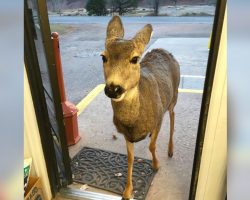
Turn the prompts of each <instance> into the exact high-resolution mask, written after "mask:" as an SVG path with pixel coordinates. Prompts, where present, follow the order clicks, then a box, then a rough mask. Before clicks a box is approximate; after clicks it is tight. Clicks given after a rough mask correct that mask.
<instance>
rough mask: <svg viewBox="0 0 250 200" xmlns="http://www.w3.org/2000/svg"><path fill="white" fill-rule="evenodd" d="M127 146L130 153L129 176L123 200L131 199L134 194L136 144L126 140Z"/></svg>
mask: <svg viewBox="0 0 250 200" xmlns="http://www.w3.org/2000/svg"><path fill="white" fill-rule="evenodd" d="M126 145H127V153H128V174H127V183H126V187H125V190H124V192H123V199H130V198H131V197H132V193H133V183H132V173H133V163H134V143H131V142H129V141H127V140H126Z"/></svg>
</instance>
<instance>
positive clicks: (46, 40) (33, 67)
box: [24, 0, 72, 196]
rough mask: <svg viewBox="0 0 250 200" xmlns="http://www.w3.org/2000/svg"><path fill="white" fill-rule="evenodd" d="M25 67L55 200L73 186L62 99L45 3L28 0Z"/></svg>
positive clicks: (26, 8) (26, 2)
mask: <svg viewBox="0 0 250 200" xmlns="http://www.w3.org/2000/svg"><path fill="white" fill-rule="evenodd" d="M24 15H25V16H24V20H25V21H24V26H25V27H24V29H25V38H24V43H25V44H24V47H25V67H26V70H27V75H28V79H29V84H30V88H31V93H32V98H33V102H34V107H35V112H36V117H37V121H38V126H39V132H40V135H41V142H42V146H43V151H44V156H45V160H46V165H47V171H48V176H49V179H50V184H51V190H52V194H53V196H54V195H55V193H56V192H58V191H59V189H60V188H61V187H62V186H67V185H68V184H70V183H71V182H72V174H71V168H70V159H69V153H68V148H67V143H66V136H65V127H64V123H63V112H62V106H61V97H60V93H59V86H58V81H57V74H56V68H55V60H54V54H53V49H52V41H51V35H50V34H51V33H50V28H49V23H48V14H47V8H46V2H45V1H44V0H39V1H38V0H25V8H24Z"/></svg>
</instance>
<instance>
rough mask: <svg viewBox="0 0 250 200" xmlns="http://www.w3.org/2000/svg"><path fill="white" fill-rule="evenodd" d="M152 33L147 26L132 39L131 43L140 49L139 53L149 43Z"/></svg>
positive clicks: (150, 27) (151, 29)
mask: <svg viewBox="0 0 250 200" xmlns="http://www.w3.org/2000/svg"><path fill="white" fill-rule="evenodd" d="M152 33H153V28H152V25H151V24H147V25H146V26H144V27H143V28H142V29H141V30H140V31H139V32H138V33H137V34H136V35H135V37H134V38H133V41H134V42H135V43H136V45H137V46H138V47H139V48H140V49H141V51H144V48H145V46H146V45H147V44H148V43H149V41H150V38H151V35H152Z"/></svg>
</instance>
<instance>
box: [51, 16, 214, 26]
mask: <svg viewBox="0 0 250 200" xmlns="http://www.w3.org/2000/svg"><path fill="white" fill-rule="evenodd" d="M121 18H122V21H123V23H125V24H127V23H130V24H131V23H132V24H137V23H151V24H211V23H213V19H214V17H211V16H204V17H168V16H160V17H152V16H147V17H126V16H124V17H121ZM110 19H111V17H110V16H102V17H97V16H50V17H49V22H50V23H51V24H94V23H97V24H108V22H109V20H110Z"/></svg>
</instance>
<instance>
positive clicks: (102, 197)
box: [60, 188, 121, 200]
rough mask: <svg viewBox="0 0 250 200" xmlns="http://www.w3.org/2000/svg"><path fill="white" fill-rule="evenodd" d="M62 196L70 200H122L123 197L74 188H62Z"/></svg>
mask: <svg viewBox="0 0 250 200" xmlns="http://www.w3.org/2000/svg"><path fill="white" fill-rule="evenodd" d="M60 196H62V197H65V198H69V199H76V200H83V199H84V200H121V197H117V196H113V195H107V194H101V193H95V192H89V191H82V190H77V189H72V188H62V189H61V190H60Z"/></svg>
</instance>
